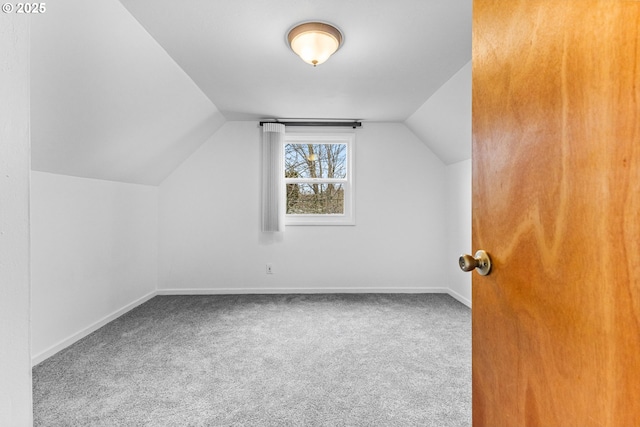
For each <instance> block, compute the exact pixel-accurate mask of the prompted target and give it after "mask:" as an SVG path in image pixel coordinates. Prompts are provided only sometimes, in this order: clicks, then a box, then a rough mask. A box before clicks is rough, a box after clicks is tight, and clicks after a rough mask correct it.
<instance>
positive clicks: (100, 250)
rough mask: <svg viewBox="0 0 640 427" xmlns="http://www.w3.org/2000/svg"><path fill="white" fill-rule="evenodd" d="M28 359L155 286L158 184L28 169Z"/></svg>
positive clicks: (88, 328) (40, 357)
mask: <svg viewBox="0 0 640 427" xmlns="http://www.w3.org/2000/svg"><path fill="white" fill-rule="evenodd" d="M31 179H32V181H31V206H32V210H31V248H32V251H31V253H32V258H31V275H32V276H31V278H32V346H33V351H32V354H33V361H34V363H38V362H40V361H42V360H44V359H45V358H46V357H48V356H50V355H51V354H53V353H55V352H56V351H58V350H60V349H62V348H64V347H65V346H67V345H69V344H71V343H72V342H74V341H75V340H77V339H79V338H81V337H82V336H84V335H86V334H88V333H90V332H92V331H93V330H95V329H97V328H98V327H99V326H102V325H103V324H104V323H106V322H107V321H109V320H111V319H113V318H114V317H117V315H119V314H121V313H122V312H124V311H126V310H128V309H130V308H132V307H133V306H135V305H136V304H139V303H141V302H143V301H145V300H146V298H148V296H149V295H150V294H152V293H153V292H155V289H156V286H157V271H158V269H157V247H158V239H157V233H158V210H157V209H158V188H157V187H150V186H144V185H136V184H124V183H117V182H110V181H101V180H95V179H87V178H77V177H71V176H64V175H56V174H51V173H45V172H35V171H34V172H32V178H31Z"/></svg>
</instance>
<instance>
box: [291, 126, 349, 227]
mask: <svg viewBox="0 0 640 427" xmlns="http://www.w3.org/2000/svg"><path fill="white" fill-rule="evenodd" d="M353 140H354V135H353V134H324V135H320V134H287V135H286V136H285V146H284V157H285V158H284V171H283V173H284V178H285V179H284V181H285V186H286V191H285V194H286V196H285V204H286V211H285V212H286V224H287V225H320V224H334V225H351V224H353V223H354V222H353V220H354V215H353V171H352V169H353V151H354V150H353Z"/></svg>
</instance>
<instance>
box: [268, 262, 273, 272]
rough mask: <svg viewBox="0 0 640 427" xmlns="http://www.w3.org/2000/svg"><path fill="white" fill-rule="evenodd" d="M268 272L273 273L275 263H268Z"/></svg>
mask: <svg viewBox="0 0 640 427" xmlns="http://www.w3.org/2000/svg"><path fill="white" fill-rule="evenodd" d="M267 274H273V265H271V264H267Z"/></svg>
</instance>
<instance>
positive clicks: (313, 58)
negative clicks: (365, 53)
mask: <svg viewBox="0 0 640 427" xmlns="http://www.w3.org/2000/svg"><path fill="white" fill-rule="evenodd" d="M287 38H288V40H289V45H290V46H291V49H292V50H293V51H294V52H295V53H296V54H297V55H298V56H300V58H302V60H303V61H304V62H306V63H308V64H311V65H313V66H314V67H315V66H316V65H319V64H322V63H323V62H325V61H326V60H327V59H329V57H330V56H331V55H332V54H333V53H335V51H337V50H338V48H339V47H340V44H341V43H342V33H340V30H338V29H337V28H335V27H333V26H331V25H329V24H324V23H321V22H307V23H304V24H300V25H298V26H296V27H294V28H293V29H291V31H289V35H288V36H287Z"/></svg>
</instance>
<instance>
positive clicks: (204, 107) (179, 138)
mask: <svg viewBox="0 0 640 427" xmlns="http://www.w3.org/2000/svg"><path fill="white" fill-rule="evenodd" d="M48 6H49V7H48V8H47V11H46V13H45V14H43V15H40V16H35V15H34V16H33V18H32V20H31V44H32V46H31V140H32V144H31V145H32V168H33V169H34V170H39V171H45V172H53V173H60V174H65V175H74V176H82V177H90V178H98V179H105V180H111V181H123V182H130V183H138V184H149V185H157V184H159V183H160V182H161V181H162V180H163V179H164V178H165V177H166V176H167V175H168V174H169V173H171V171H173V170H174V169H175V168H176V167H177V166H178V165H179V164H180V163H181V162H182V161H183V160H184V159H185V158H186V157H188V156H189V155H190V154H191V153H192V152H193V151H194V150H195V149H196V148H197V147H199V146H200V145H201V144H202V143H203V142H204V141H205V140H206V139H207V138H208V137H209V136H211V135H212V134H213V133H214V132H215V131H216V130H217V129H218V127H219V126H221V125H222V123H224V117H223V116H222V115H221V114H220V112H219V111H218V109H217V108H216V107H215V105H214V104H213V103H212V102H211V100H209V99H208V98H207V97H206V96H205V95H204V94H203V93H202V91H201V90H200V89H199V88H198V87H197V86H196V85H195V84H194V83H193V81H192V80H191V79H190V78H189V76H187V75H186V74H185V73H184V71H183V70H182V69H181V68H180V67H179V66H178V65H177V64H176V63H175V62H174V61H173V59H171V57H170V56H169V55H167V53H166V52H165V51H164V50H163V49H162V47H160V46H159V45H158V43H157V42H156V41H155V40H154V39H153V38H152V37H151V36H150V35H149V34H148V33H147V32H146V31H145V30H144V28H142V27H141V26H140V24H138V22H137V21H136V20H135V19H134V18H133V17H132V16H131V14H129V13H128V12H127V10H126V9H125V8H124V7H123V6H122V4H120V3H119V2H118V1H117V0H98V1H85V0H60V1H57V2H55V4H51V5H48Z"/></svg>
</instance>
